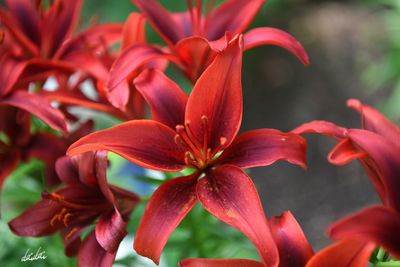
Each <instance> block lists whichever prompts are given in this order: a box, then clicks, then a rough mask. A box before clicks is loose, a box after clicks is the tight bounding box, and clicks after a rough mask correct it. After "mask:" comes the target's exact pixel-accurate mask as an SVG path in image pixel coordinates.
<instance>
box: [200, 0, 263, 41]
mask: <svg viewBox="0 0 400 267" xmlns="http://www.w3.org/2000/svg"><path fill="white" fill-rule="evenodd" d="M264 2H265V1H264V0H252V1H243V0H228V1H225V2H224V3H222V4H221V5H220V6H219V7H217V8H216V9H214V10H213V11H212V12H211V13H210V14H208V15H207V17H206V25H205V29H206V37H207V39H208V40H210V41H214V40H217V39H219V38H221V37H223V36H224V34H225V32H232V33H233V34H239V33H242V32H243V31H244V30H245V29H246V28H247V26H249V24H250V23H251V22H252V21H253V19H254V17H255V16H256V15H257V13H258V11H259V10H260V8H261V6H262V5H263V4H264Z"/></svg>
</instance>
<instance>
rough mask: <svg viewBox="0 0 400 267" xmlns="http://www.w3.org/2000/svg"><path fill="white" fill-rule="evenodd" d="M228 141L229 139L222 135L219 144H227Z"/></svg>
mask: <svg viewBox="0 0 400 267" xmlns="http://www.w3.org/2000/svg"><path fill="white" fill-rule="evenodd" d="M226 141H228V139H226V137H225V136H221V137H220V138H219V144H220V145H221V146H223V145H225V144H226Z"/></svg>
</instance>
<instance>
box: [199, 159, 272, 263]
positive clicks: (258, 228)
mask: <svg viewBox="0 0 400 267" xmlns="http://www.w3.org/2000/svg"><path fill="white" fill-rule="evenodd" d="M197 197H198V199H199V200H200V202H201V204H202V205H203V206H204V208H205V209H206V210H207V211H209V212H210V213H211V214H212V215H214V216H215V217H217V218H218V219H220V220H221V221H223V222H225V223H226V224H228V225H230V226H232V227H234V228H236V229H238V230H240V231H241V232H242V233H243V234H244V235H246V236H247V237H248V238H249V239H250V240H251V241H252V242H253V243H254V245H255V247H256V248H257V250H258V252H259V254H260V257H261V258H262V259H263V262H264V263H265V264H266V265H267V266H271V267H272V266H275V267H276V266H278V263H279V254H278V249H277V247H276V245H275V241H274V239H273V236H272V233H271V230H270V228H269V225H268V222H267V220H266V218H265V215H264V211H263V208H262V206H261V201H260V199H259V196H258V193H257V190H256V187H255V186H254V184H253V182H252V181H251V179H250V177H248V176H247V175H246V174H245V173H244V172H243V171H242V170H241V169H239V168H237V167H235V166H232V165H223V166H220V167H217V168H216V169H214V170H211V171H208V172H207V173H206V176H205V177H203V178H202V179H200V180H199V181H198V183H197Z"/></svg>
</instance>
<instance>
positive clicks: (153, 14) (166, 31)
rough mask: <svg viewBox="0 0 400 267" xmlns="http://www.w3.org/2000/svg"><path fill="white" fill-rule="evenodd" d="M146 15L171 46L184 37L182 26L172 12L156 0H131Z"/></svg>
mask: <svg viewBox="0 0 400 267" xmlns="http://www.w3.org/2000/svg"><path fill="white" fill-rule="evenodd" d="M131 1H132V2H133V3H134V4H135V5H136V6H137V7H138V8H139V10H140V11H141V12H142V13H143V14H144V15H145V16H146V18H147V20H148V21H149V23H150V24H151V26H152V27H153V28H154V30H155V31H156V32H158V34H160V36H161V37H162V38H163V39H164V41H165V42H166V43H167V44H168V45H169V46H171V47H172V46H174V44H175V43H177V42H178V41H179V40H180V39H182V38H183V37H184V35H183V30H182V26H181V25H179V24H177V23H176V22H175V19H174V18H173V16H172V14H171V13H170V12H168V11H167V10H166V9H165V8H164V7H163V6H162V5H160V4H159V3H158V2H157V1H155V0H131Z"/></svg>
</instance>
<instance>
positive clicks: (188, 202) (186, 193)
mask: <svg viewBox="0 0 400 267" xmlns="http://www.w3.org/2000/svg"><path fill="white" fill-rule="evenodd" d="M196 178H197V177H196V174H195V175H194V176H185V177H180V178H175V179H172V180H170V181H168V182H166V183H164V184H162V185H161V186H160V187H159V188H158V189H157V190H156V191H155V192H154V194H153V196H152V197H151V199H150V201H149V203H148V204H147V206H146V209H145V211H144V214H143V217H142V219H141V220H140V223H139V227H138V230H137V232H136V236H135V242H134V248H135V250H136V252H137V253H138V254H140V255H142V256H145V257H148V258H150V259H152V260H153V261H154V262H155V263H156V264H158V262H159V260H160V255H161V252H162V250H163V248H164V246H165V244H166V243H167V240H168V238H169V236H170V235H171V233H172V232H173V231H174V230H175V228H176V227H177V226H178V224H179V223H180V222H181V221H182V219H183V218H184V217H185V216H186V214H187V213H188V212H189V211H190V210H191V209H192V207H193V206H194V205H195V204H196V201H197V199H196Z"/></svg>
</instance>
